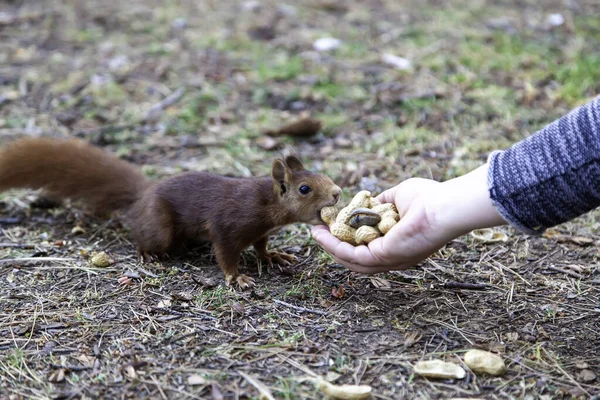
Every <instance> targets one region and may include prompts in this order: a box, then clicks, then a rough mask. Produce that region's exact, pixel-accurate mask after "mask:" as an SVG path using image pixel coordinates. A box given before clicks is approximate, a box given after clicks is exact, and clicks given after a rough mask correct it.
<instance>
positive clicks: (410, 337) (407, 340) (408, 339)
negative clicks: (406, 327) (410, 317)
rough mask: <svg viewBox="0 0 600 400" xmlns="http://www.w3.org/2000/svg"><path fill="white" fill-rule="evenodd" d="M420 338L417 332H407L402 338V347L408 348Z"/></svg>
mask: <svg viewBox="0 0 600 400" xmlns="http://www.w3.org/2000/svg"><path fill="white" fill-rule="evenodd" d="M422 337H423V335H421V334H419V332H409V333H407V334H406V336H405V337H404V345H405V346H406V347H410V346H412V345H413V344H415V343H417V342H418V341H419V340H421V338H422Z"/></svg>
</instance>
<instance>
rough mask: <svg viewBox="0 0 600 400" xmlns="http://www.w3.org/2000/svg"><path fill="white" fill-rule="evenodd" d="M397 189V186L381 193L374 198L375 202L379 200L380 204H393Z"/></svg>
mask: <svg viewBox="0 0 600 400" xmlns="http://www.w3.org/2000/svg"><path fill="white" fill-rule="evenodd" d="M397 187H398V186H394V187H393V188H390V189H388V190H386V191H384V192H382V193H381V194H379V196H377V197H376V198H377V200H379V201H380V202H382V203H394V199H395V197H396V188H397Z"/></svg>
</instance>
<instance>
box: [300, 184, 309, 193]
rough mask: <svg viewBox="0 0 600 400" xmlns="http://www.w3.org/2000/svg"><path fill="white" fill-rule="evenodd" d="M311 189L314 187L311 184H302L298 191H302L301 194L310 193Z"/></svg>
mask: <svg viewBox="0 0 600 400" xmlns="http://www.w3.org/2000/svg"><path fill="white" fill-rule="evenodd" d="M311 190H312V189H311V188H310V187H309V186H306V185H302V186H300V189H298V191H299V192H300V194H309V193H310V191H311Z"/></svg>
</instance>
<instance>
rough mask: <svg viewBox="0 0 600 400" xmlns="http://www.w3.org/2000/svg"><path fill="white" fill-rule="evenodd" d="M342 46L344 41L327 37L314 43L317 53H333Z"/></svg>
mask: <svg viewBox="0 0 600 400" xmlns="http://www.w3.org/2000/svg"><path fill="white" fill-rule="evenodd" d="M341 45H342V41H341V40H340V39H336V38H332V37H325V38H320V39H317V40H315V42H314V43H313V47H314V48H315V50H317V51H331V50H335V49H337V48H338V47H340V46H341Z"/></svg>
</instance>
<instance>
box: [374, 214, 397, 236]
mask: <svg viewBox="0 0 600 400" xmlns="http://www.w3.org/2000/svg"><path fill="white" fill-rule="evenodd" d="M399 220H400V216H399V215H398V213H397V212H394V211H386V212H385V213H383V215H382V216H381V222H379V223H378V224H377V228H378V229H379V231H380V232H381V233H382V234H383V235H385V234H386V233H388V232H389V231H390V229H392V228H393V227H394V225H396V223H397V222H398V221H399Z"/></svg>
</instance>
